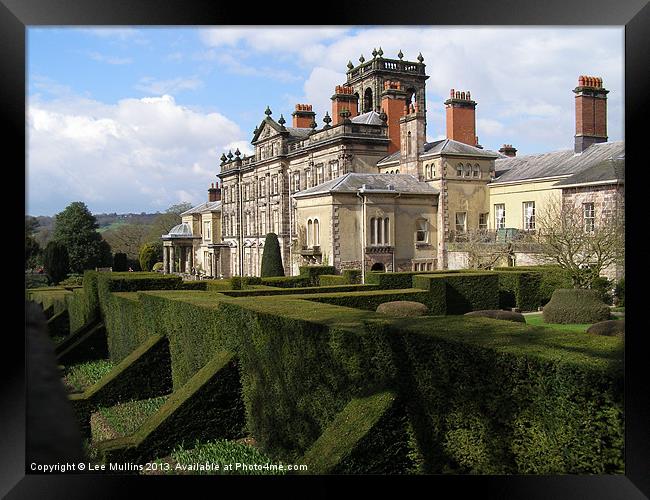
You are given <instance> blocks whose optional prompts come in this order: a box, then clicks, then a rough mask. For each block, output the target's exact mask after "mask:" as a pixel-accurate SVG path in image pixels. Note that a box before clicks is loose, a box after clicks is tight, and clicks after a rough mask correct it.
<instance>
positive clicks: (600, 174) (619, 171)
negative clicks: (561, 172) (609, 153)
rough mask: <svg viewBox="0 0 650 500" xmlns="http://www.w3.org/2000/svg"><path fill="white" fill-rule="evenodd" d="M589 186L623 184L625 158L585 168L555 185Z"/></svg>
mask: <svg viewBox="0 0 650 500" xmlns="http://www.w3.org/2000/svg"><path fill="white" fill-rule="evenodd" d="M590 184H625V156H620V157H617V158H610V159H608V160H604V161H601V162H599V163H596V164H595V165H593V166H591V167H588V168H586V169H585V170H582V171H580V172H578V173H576V174H573V175H572V176H571V177H568V178H566V179H563V180H562V181H560V182H558V183H557V184H556V186H557V187H563V188H564V187H570V186H571V187H573V186H588V185H590Z"/></svg>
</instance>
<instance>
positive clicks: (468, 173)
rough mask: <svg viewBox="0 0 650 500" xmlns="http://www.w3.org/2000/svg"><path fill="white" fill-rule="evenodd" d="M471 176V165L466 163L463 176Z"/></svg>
mask: <svg viewBox="0 0 650 500" xmlns="http://www.w3.org/2000/svg"><path fill="white" fill-rule="evenodd" d="M471 176H472V166H471V165H470V164H469V163H468V164H467V165H465V177H471Z"/></svg>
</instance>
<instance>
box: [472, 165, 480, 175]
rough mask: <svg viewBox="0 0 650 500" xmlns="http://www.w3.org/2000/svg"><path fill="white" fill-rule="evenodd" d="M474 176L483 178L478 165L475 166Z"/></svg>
mask: <svg viewBox="0 0 650 500" xmlns="http://www.w3.org/2000/svg"><path fill="white" fill-rule="evenodd" d="M472 176H473V177H481V167H479V166H478V163H476V164H475V165H474V169H473V170H472Z"/></svg>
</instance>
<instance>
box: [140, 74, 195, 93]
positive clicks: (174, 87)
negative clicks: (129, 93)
mask: <svg viewBox="0 0 650 500" xmlns="http://www.w3.org/2000/svg"><path fill="white" fill-rule="evenodd" d="M202 86H203V81H202V80H200V79H199V78H196V77H189V78H183V77H178V78H172V79H170V80H156V79H155V78H152V77H150V76H145V77H143V78H141V79H140V82H139V83H138V84H137V85H136V86H135V88H136V89H137V90H140V91H142V92H146V93H150V94H156V95H163V94H178V93H179V92H182V91H184V90H196V89H198V88H201V87H202Z"/></svg>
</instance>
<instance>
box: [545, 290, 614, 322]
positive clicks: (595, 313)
mask: <svg viewBox="0 0 650 500" xmlns="http://www.w3.org/2000/svg"><path fill="white" fill-rule="evenodd" d="M542 315H543V316H544V321H545V322H546V323H560V324H567V323H598V322H599V321H605V320H608V319H609V307H608V306H607V304H605V303H604V302H603V301H602V300H600V293H599V292H598V290H583V289H580V288H571V289H567V290H563V289H559V290H555V291H554V292H553V296H552V297H551V301H550V302H549V303H548V304H546V305H545V306H544V311H543V312H542Z"/></svg>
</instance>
